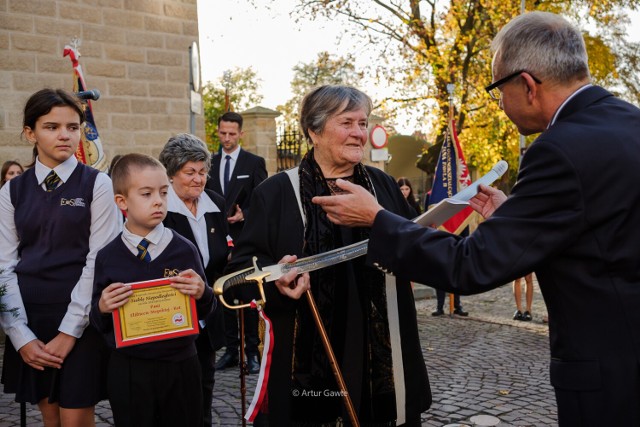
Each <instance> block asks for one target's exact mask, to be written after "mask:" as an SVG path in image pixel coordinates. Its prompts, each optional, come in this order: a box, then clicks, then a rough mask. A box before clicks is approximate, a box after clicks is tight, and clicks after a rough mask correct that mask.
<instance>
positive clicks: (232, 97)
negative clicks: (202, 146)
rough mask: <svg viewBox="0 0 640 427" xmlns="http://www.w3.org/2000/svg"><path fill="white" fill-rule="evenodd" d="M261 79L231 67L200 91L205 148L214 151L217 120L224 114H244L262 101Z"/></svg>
mask: <svg viewBox="0 0 640 427" xmlns="http://www.w3.org/2000/svg"><path fill="white" fill-rule="evenodd" d="M260 83H261V80H260V79H259V78H258V76H257V75H256V72H255V71H254V70H253V68H251V67H249V68H237V67H236V68H234V69H233V70H229V71H228V72H226V73H225V75H224V76H220V77H219V78H217V79H216V80H215V81H213V82H211V81H210V82H207V83H206V84H205V85H204V86H203V88H202V104H203V107H204V129H205V137H206V143H207V146H208V147H209V149H210V150H211V151H217V150H218V147H219V146H220V139H219V138H218V117H220V116H222V115H223V114H224V113H225V112H227V111H244V110H246V109H248V108H251V107H255V106H257V105H259V104H260V102H262V98H263V96H262V95H261V94H260V93H259V88H260Z"/></svg>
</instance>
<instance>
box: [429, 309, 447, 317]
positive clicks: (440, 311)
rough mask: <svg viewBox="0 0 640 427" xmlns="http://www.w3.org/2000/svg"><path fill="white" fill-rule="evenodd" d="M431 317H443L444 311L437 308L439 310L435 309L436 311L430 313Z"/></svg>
mask: <svg viewBox="0 0 640 427" xmlns="http://www.w3.org/2000/svg"><path fill="white" fill-rule="evenodd" d="M431 315H432V316H433V317H436V316H444V311H442V309H441V308H439V309H437V310H436V311H434V312H433V313H431Z"/></svg>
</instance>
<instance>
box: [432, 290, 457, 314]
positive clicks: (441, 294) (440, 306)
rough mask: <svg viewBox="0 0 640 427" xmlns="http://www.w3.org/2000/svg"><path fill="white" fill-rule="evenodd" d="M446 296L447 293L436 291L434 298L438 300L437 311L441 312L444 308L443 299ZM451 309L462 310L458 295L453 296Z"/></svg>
mask: <svg viewBox="0 0 640 427" xmlns="http://www.w3.org/2000/svg"><path fill="white" fill-rule="evenodd" d="M446 296H447V293H446V292H445V291H441V290H440V289H436V298H437V299H438V310H442V309H443V308H444V299H445V297H446ZM453 307H454V308H462V306H461V305H460V295H456V294H453Z"/></svg>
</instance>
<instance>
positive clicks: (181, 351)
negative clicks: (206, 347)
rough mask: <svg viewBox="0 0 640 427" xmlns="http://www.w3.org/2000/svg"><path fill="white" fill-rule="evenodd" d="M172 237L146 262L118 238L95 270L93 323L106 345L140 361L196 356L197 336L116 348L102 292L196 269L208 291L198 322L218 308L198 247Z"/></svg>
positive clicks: (102, 254)
mask: <svg viewBox="0 0 640 427" xmlns="http://www.w3.org/2000/svg"><path fill="white" fill-rule="evenodd" d="M171 232H172V233H173V238H172V239H171V242H170V243H169V245H168V246H167V247H166V249H165V250H164V251H162V253H161V254H160V255H158V256H157V257H156V258H155V259H153V260H152V261H151V262H145V261H143V260H141V259H139V258H138V257H137V256H135V255H134V254H132V253H131V251H130V250H129V248H127V246H126V245H125V243H124V242H123V241H122V235H121V234H120V235H118V237H116V238H115V239H114V240H113V241H112V242H111V243H109V244H108V245H107V246H105V247H104V248H102V249H101V250H100V251H99V252H98V254H97V256H96V268H95V275H94V281H93V296H92V298H91V314H90V316H89V318H90V320H91V324H92V325H93V326H94V327H95V328H96V329H97V330H98V331H99V332H100V333H102V335H103V336H104V338H105V340H106V342H107V345H108V346H109V347H111V348H113V349H115V351H117V352H119V353H121V354H125V355H128V356H130V357H135V358H138V359H153V360H163V361H170V362H178V361H181V360H185V359H187V358H189V357H191V356H195V355H196V347H195V344H194V342H195V340H196V337H197V335H189V336H185V337H178V338H173V339H169V340H164V341H156V342H152V343H145V344H138V345H133V346H130V347H121V348H117V349H116V344H115V336H114V332H113V316H112V314H111V313H109V314H102V313H100V308H99V307H98V302H99V300H100V296H101V294H102V290H103V289H104V288H106V287H107V286H109V285H110V284H111V283H116V282H123V283H130V282H141V281H145V280H154V279H161V278H163V277H168V276H170V275H175V273H176V272H179V271H182V270H187V269H189V268H191V269H193V270H194V271H195V272H196V273H198V274H199V275H200V277H202V280H204V281H205V291H204V294H203V295H202V298H200V300H198V301H196V308H197V312H198V319H204V318H205V317H206V316H207V314H209V313H210V312H211V310H212V309H213V307H214V306H215V298H214V296H213V291H212V289H211V287H210V286H209V285H206V279H205V275H204V269H203V268H202V262H201V261H200V255H199V254H198V251H197V249H196V247H195V246H194V245H193V244H192V243H191V242H189V241H188V240H187V239H185V238H184V237H182V236H180V235H179V234H178V233H176V232H174V231H173V230H171Z"/></svg>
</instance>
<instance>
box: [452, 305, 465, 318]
mask: <svg viewBox="0 0 640 427" xmlns="http://www.w3.org/2000/svg"><path fill="white" fill-rule="evenodd" d="M453 314H457V315H458V316H462V317H467V316H468V315H469V313H467V312H466V311H464V310H463V309H462V307H458V308H456V309H455V310H453Z"/></svg>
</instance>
